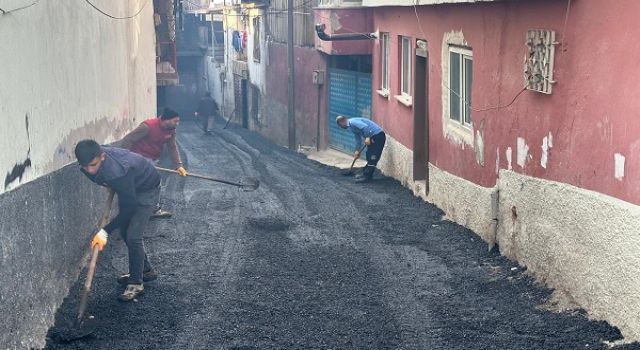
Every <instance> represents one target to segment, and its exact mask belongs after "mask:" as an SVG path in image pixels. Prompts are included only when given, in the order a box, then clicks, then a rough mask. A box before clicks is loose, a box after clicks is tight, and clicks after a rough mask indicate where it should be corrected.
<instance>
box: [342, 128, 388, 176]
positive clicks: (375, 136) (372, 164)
mask: <svg viewBox="0 0 640 350" xmlns="http://www.w3.org/2000/svg"><path fill="white" fill-rule="evenodd" d="M336 123H338V126H339V127H341V128H343V129H347V128H348V129H349V130H351V132H353V135H354V136H355V139H356V151H355V154H354V157H355V159H358V158H359V157H360V152H361V151H362V149H363V148H364V146H366V147H367V153H366V157H367V165H366V166H365V167H364V170H363V171H362V174H358V175H356V183H364V182H369V181H371V180H372V179H373V172H374V171H375V170H376V165H377V164H378V161H379V160H380V155H381V154H382V150H383V149H384V143H385V141H386V135H385V133H384V131H382V128H381V127H380V126H378V124H376V123H374V122H373V121H371V120H369V119H366V118H351V119H347V117H345V116H342V115H339V116H338V117H337V118H336ZM363 139H364V140H363ZM363 143H364V145H363Z"/></svg>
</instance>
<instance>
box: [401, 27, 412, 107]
mask: <svg viewBox="0 0 640 350" xmlns="http://www.w3.org/2000/svg"><path fill="white" fill-rule="evenodd" d="M401 38H402V40H401V44H400V45H401V58H400V62H401V64H402V66H401V74H400V94H401V95H402V97H405V98H409V97H411V38H410V37H407V36H402V37H401Z"/></svg>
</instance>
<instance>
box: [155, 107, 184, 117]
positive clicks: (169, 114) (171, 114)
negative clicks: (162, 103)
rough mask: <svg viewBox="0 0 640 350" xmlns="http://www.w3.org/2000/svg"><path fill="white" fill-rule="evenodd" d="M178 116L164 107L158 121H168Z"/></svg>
mask: <svg viewBox="0 0 640 350" xmlns="http://www.w3.org/2000/svg"><path fill="white" fill-rule="evenodd" d="M179 116H180V115H178V112H176V111H174V110H173V109H171V108H168V107H165V108H164V110H163V111H162V115H160V119H162V120H169V119H173V118H175V117H179Z"/></svg>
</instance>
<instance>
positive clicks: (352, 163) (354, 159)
mask: <svg viewBox="0 0 640 350" xmlns="http://www.w3.org/2000/svg"><path fill="white" fill-rule="evenodd" d="M365 147H367V145H362V147H360V149H359V150H358V156H357V157H353V162H351V166H350V167H349V172H351V171H352V170H353V166H354V165H355V164H356V160H358V158H360V154H362V151H364V148H365Z"/></svg>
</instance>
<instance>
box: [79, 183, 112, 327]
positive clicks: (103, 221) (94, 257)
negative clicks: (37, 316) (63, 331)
mask: <svg viewBox="0 0 640 350" xmlns="http://www.w3.org/2000/svg"><path fill="white" fill-rule="evenodd" d="M113 196H114V192H113V190H112V189H109V196H108V197H107V205H106V207H105V208H104V212H103V213H102V217H101V218H100V228H103V227H104V226H105V225H107V221H108V220H109V217H110V216H111V204H112V203H113ZM98 254H100V248H99V247H98V246H95V247H93V250H92V252H91V262H90V263H89V270H88V271H87V279H86V280H85V281H84V288H83V289H82V296H81V297H80V307H79V310H78V320H81V319H82V316H84V312H85V311H86V310H87V301H88V300H89V293H90V292H91V284H92V283H93V274H94V273H95V272H96V264H97V262H98Z"/></svg>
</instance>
